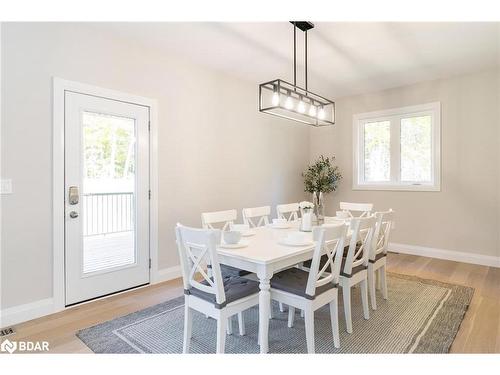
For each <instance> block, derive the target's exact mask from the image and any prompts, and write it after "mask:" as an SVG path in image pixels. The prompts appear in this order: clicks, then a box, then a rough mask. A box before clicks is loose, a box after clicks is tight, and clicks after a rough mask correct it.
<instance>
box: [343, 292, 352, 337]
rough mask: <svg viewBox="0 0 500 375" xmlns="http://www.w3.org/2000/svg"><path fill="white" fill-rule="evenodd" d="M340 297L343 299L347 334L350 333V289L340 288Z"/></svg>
mask: <svg viewBox="0 0 500 375" xmlns="http://www.w3.org/2000/svg"><path fill="white" fill-rule="evenodd" d="M342 296H343V298H344V316H345V328H346V331H347V333H352V320H351V287H350V286H349V285H345V286H343V287H342Z"/></svg>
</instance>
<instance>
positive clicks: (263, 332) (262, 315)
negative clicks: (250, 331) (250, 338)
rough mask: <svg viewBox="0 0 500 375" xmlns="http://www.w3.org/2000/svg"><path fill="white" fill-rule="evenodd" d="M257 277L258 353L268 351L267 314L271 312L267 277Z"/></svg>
mask: <svg viewBox="0 0 500 375" xmlns="http://www.w3.org/2000/svg"><path fill="white" fill-rule="evenodd" d="M258 277H259V281H260V284H259V287H260V292H259V341H260V352H261V353H267V352H268V351H269V312H270V311H271V293H270V291H269V290H270V288H271V284H270V282H269V280H270V276H269V275H258Z"/></svg>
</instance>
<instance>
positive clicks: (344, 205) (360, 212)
mask: <svg viewBox="0 0 500 375" xmlns="http://www.w3.org/2000/svg"><path fill="white" fill-rule="evenodd" d="M340 209H341V210H342V211H345V212H347V213H348V214H349V217H351V218H352V217H355V216H354V215H353V214H352V213H353V212H356V213H357V217H366V216H369V215H370V212H371V211H372V210H373V204H372V203H349V202H340Z"/></svg>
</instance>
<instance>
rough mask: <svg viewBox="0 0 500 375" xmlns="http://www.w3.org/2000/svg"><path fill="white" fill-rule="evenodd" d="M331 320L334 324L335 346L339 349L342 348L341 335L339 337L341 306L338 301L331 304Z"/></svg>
mask: <svg viewBox="0 0 500 375" xmlns="http://www.w3.org/2000/svg"><path fill="white" fill-rule="evenodd" d="M330 320H331V323H332V334H333V346H335V347H336V348H337V349H338V348H340V335H339V305H338V301H337V300H336V299H335V301H332V302H330Z"/></svg>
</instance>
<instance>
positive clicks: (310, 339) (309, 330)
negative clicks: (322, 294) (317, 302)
mask: <svg viewBox="0 0 500 375" xmlns="http://www.w3.org/2000/svg"><path fill="white" fill-rule="evenodd" d="M304 323H305V326H306V342H307V353H308V354H314V311H313V310H312V309H311V308H309V309H307V310H306V311H305V317H304Z"/></svg>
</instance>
